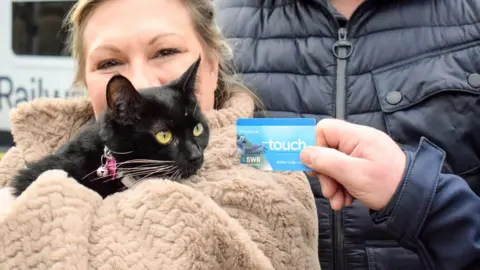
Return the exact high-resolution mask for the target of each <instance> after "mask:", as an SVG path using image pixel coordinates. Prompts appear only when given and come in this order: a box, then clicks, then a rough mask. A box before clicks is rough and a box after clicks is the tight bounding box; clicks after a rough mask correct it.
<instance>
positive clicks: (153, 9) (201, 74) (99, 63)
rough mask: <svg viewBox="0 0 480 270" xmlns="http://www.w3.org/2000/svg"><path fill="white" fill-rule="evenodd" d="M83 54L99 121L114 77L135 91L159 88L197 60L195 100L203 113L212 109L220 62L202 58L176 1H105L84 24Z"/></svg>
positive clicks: (191, 28)
mask: <svg viewBox="0 0 480 270" xmlns="http://www.w3.org/2000/svg"><path fill="white" fill-rule="evenodd" d="M84 49H85V51H84V53H85V57H86V65H85V81H86V85H87V88H88V91H89V92H90V97H91V100H92V104H93V108H94V111H95V115H96V116H97V117H98V115H99V114H100V113H102V112H103V110H104V108H105V104H106V100H105V91H106V85H107V83H108V81H109V79H110V78H111V77H112V76H113V75H115V74H121V75H123V76H125V77H127V78H128V79H129V80H130V81H131V82H132V83H133V85H134V86H135V87H136V88H137V89H141V88H147V87H152V86H161V85H164V84H167V83H168V82H170V81H172V80H174V79H176V78H177V77H178V76H180V75H181V74H182V73H183V72H185V71H186V70H187V68H188V67H189V66H190V65H191V64H192V63H193V62H194V61H195V60H197V59H198V57H199V56H201V57H202V61H201V64H200V67H199V71H198V77H197V97H198V99H199V102H200V106H201V108H202V109H203V110H204V111H209V110H212V109H213V103H214V91H215V88H216V85H217V76H218V62H217V61H216V60H212V57H208V55H206V52H205V51H204V50H203V47H202V44H201V42H200V39H199V38H198V35H197V33H196V32H195V29H194V25H193V21H192V19H191V17H190V14H189V11H188V10H187V8H186V7H185V6H183V4H182V3H181V1H179V0H142V1H135V0H115V1H105V3H103V4H101V5H100V6H98V7H97V8H96V9H95V11H94V12H93V13H92V15H91V17H90V18H89V19H88V22H87V26H86V28H85V32H84Z"/></svg>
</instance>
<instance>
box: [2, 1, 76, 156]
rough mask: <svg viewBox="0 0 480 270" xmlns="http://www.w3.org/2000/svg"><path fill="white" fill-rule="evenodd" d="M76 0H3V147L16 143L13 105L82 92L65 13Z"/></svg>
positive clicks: (65, 96)
mask: <svg viewBox="0 0 480 270" xmlns="http://www.w3.org/2000/svg"><path fill="white" fill-rule="evenodd" d="M75 2H76V1H59V0H49V1H44V0H0V152H4V151H5V150H6V149H8V148H9V147H11V146H12V145H13V141H12V137H11V134H10V129H11V123H10V119H9V114H10V111H11V110H12V109H13V108H15V107H16V106H17V105H18V104H19V103H22V102H28V101H31V100H33V99H36V98H40V97H57V98H69V97H74V96H78V95H83V93H84V92H83V89H73V87H72V81H73V76H74V66H73V61H72V59H71V57H70V55H69V54H68V52H67V50H66V44H65V39H66V31H65V30H64V29H62V23H63V20H64V18H65V15H66V14H67V12H68V11H69V9H70V8H71V7H72V5H74V4H75Z"/></svg>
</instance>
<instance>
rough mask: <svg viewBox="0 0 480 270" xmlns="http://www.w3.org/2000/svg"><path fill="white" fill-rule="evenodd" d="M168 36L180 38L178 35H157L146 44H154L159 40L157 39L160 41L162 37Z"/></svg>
mask: <svg viewBox="0 0 480 270" xmlns="http://www.w3.org/2000/svg"><path fill="white" fill-rule="evenodd" d="M168 36H180V35H178V34H175V33H164V34H158V35H156V36H154V37H153V38H152V39H150V41H149V42H148V45H152V44H153V43H155V42H156V41H157V40H159V39H161V38H164V37H168Z"/></svg>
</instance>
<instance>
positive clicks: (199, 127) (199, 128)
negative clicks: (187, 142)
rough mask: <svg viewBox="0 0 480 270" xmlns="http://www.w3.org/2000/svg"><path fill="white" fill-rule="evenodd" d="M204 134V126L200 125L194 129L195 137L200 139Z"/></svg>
mask: <svg viewBox="0 0 480 270" xmlns="http://www.w3.org/2000/svg"><path fill="white" fill-rule="evenodd" d="M202 133H203V125H202V123H198V125H196V126H195V127H194V128H193V136H195V137H198V136H200V135H202Z"/></svg>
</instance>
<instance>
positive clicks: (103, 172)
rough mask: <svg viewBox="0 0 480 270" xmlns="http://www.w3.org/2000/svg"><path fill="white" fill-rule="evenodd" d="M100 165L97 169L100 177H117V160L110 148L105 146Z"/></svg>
mask: <svg viewBox="0 0 480 270" xmlns="http://www.w3.org/2000/svg"><path fill="white" fill-rule="evenodd" d="M101 163H102V165H100V167H99V168H98V169H97V176H98V177H107V176H111V179H112V180H113V179H116V178H117V161H116V160H115V158H114V157H113V156H112V154H111V152H110V150H109V149H108V148H107V147H106V146H105V148H104V150H103V155H102V157H101Z"/></svg>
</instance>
